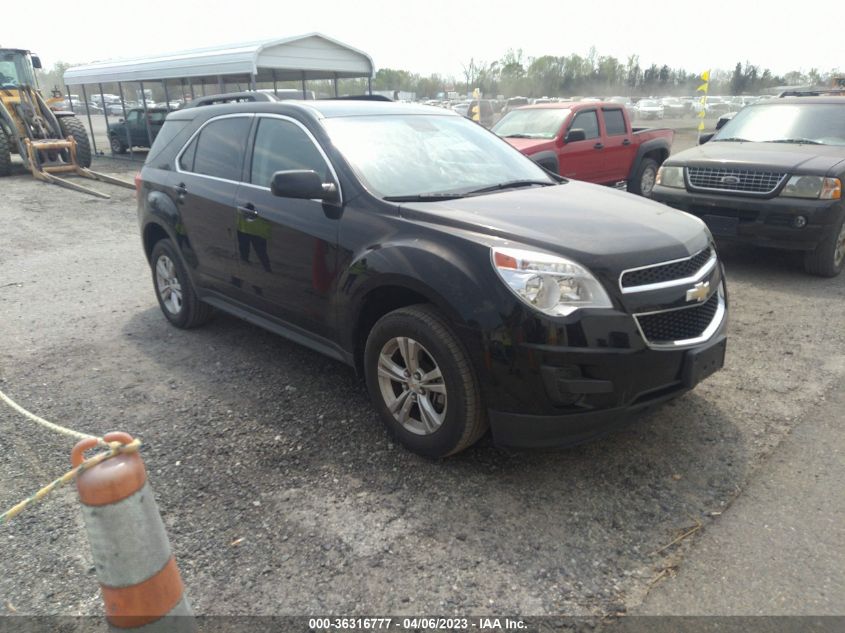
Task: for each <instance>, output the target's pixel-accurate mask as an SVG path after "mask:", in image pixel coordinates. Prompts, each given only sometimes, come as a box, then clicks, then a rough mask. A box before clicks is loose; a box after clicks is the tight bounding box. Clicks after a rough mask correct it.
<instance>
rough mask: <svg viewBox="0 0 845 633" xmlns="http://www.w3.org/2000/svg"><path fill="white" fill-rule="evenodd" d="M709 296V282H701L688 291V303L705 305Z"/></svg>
mask: <svg viewBox="0 0 845 633" xmlns="http://www.w3.org/2000/svg"><path fill="white" fill-rule="evenodd" d="M708 296H710V282H709V281H699V282H698V283H697V284H695V285H694V286H693V287H692V288H690V289H689V290H687V301H698V302H699V303H703V302H704V301H707V297H708Z"/></svg>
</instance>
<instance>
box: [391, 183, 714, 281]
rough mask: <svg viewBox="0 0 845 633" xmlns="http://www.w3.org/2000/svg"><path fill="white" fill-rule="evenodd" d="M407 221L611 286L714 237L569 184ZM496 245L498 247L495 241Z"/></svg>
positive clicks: (413, 208) (661, 209) (611, 194)
mask: <svg viewBox="0 0 845 633" xmlns="http://www.w3.org/2000/svg"><path fill="white" fill-rule="evenodd" d="M399 213H400V215H401V216H402V217H404V218H406V219H408V220H412V221H417V222H426V223H431V224H438V225H442V226H445V227H452V228H454V229H459V230H465V231H470V232H473V233H478V234H482V235H484V236H489V237H490V238H494V239H491V240H489V242H490V243H491V244H500V245H504V244H506V243H507V244H509V245H513V246H517V247H519V246H529V247H535V248H539V249H542V250H545V251H550V252H553V253H557V254H560V255H563V256H565V257H569V258H571V259H574V260H575V261H577V262H579V263H581V264H584V265H585V266H587V267H589V268H590V269H592V270H593V271H594V272H598V273H602V272H603V273H605V274H606V276H607V278H608V279H616V278H618V275H619V273H620V272H621V271H622V270H625V269H627V268H634V267H638V266H645V265H649V264H655V263H658V262H662V261H668V260H672V259H681V258H684V257H688V256H690V255H692V254H694V253H697V252H698V251H700V250H701V249H703V248H705V247H706V246H707V244H708V243H709V239H710V235H709V232H708V231H707V229H706V228H705V226H704V223H703V222H701V221H700V220H699V219H698V218H695V217H694V216H692V215H689V214H687V213H683V212H681V211H676V210H675V209H672V208H670V207H667V206H664V205H662V204H659V203H657V202H654V201H652V200H647V199H646V198H641V197H639V196H635V195H633V194H629V193H625V192H622V191H615V190H613V189H609V188H607V187H601V186H598V185H592V184H589V183H583V182H577V181H567V182H565V183H563V184H560V185H557V186H550V187H531V188H524V189H518V190H512V191H505V192H500V193H495V194H490V195H481V196H473V197H469V198H459V199H456V200H448V201H442V202H413V203H403V204H402V205H401V207H400V210H399ZM496 238H498V239H496Z"/></svg>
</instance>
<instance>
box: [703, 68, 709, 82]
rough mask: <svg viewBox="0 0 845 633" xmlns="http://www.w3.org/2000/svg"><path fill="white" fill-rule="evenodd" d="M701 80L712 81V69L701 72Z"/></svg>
mask: <svg viewBox="0 0 845 633" xmlns="http://www.w3.org/2000/svg"><path fill="white" fill-rule="evenodd" d="M701 81H710V71H709V70H705V71H704V72H703V73H701Z"/></svg>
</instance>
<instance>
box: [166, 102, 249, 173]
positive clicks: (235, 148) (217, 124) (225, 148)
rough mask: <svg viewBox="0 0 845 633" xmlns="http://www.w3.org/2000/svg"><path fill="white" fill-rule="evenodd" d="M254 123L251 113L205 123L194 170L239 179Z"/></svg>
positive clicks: (197, 141) (200, 135)
mask: <svg viewBox="0 0 845 633" xmlns="http://www.w3.org/2000/svg"><path fill="white" fill-rule="evenodd" d="M251 123H252V120H251V119H250V118H248V117H232V118H227V119H218V120H217V121H212V122H211V123H209V124H208V125H206V126H205V127H204V128H203V129H202V131H201V132H200V134H199V137H198V138H197V139H196V150H195V151H196V156H195V157H194V161H193V162H194V168H193V170H192V171H193V172H194V173H196V174H203V175H205V176H214V177H215V178H225V179H226V180H235V181H238V180H240V179H241V170H242V168H243V164H244V153H245V152H246V139H247V136H248V135H249V126H250V125H251ZM188 149H189V150H190V149H191V148H188ZM186 153H187V152H186ZM183 158H184V156H183Z"/></svg>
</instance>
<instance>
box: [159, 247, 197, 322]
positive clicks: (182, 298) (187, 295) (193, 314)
mask: <svg viewBox="0 0 845 633" xmlns="http://www.w3.org/2000/svg"><path fill="white" fill-rule="evenodd" d="M150 266H151V268H152V273H153V286H154V287H155V291H156V298H157V299H158V305H159V307H160V308H161V311H162V313H164V316H165V317H166V318H167V320H168V321H170V322H171V323H172V324H173V325H175V326H176V327H178V328H181V329H185V330H187V329H190V328H195V327H199V326H200V325H203V324H204V323H206V322H207V321H208V320H209V319H210V318H211V315H212V308H211V306H209V305H208V304H206V303H203V302H202V301H200V300H199V299H198V298H197V293H196V290H195V288H194V284H193V282H191V278H190V277H189V276H188V271H187V270H186V269H185V265H184V264H183V263H182V258H181V257H180V256H179V253H178V252H176V249H175V248H174V246H173V242H171V241H170V240H168V239H163V240H159V241H158V242H156V244H155V246H154V247H153V252H152V255H151V256H150Z"/></svg>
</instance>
